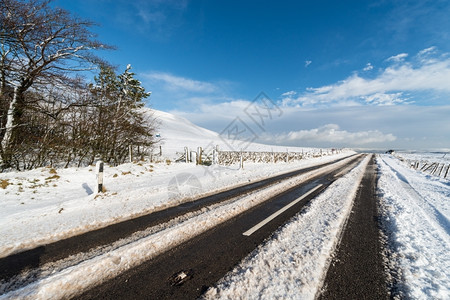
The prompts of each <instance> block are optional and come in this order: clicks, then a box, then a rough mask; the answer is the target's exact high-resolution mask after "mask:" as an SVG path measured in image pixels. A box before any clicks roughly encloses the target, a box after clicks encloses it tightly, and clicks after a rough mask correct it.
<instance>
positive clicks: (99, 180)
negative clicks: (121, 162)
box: [95, 160, 103, 193]
mask: <svg viewBox="0 0 450 300" xmlns="http://www.w3.org/2000/svg"><path fill="white" fill-rule="evenodd" d="M95 173H96V175H97V193H102V192H103V161H101V160H99V161H97V163H96V165H95Z"/></svg>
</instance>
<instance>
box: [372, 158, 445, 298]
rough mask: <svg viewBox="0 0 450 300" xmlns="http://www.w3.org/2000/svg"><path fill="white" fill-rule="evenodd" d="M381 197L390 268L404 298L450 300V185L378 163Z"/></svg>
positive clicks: (386, 161)
mask: <svg viewBox="0 0 450 300" xmlns="http://www.w3.org/2000/svg"><path fill="white" fill-rule="evenodd" d="M378 165H379V168H380V178H379V183H378V184H379V192H380V196H381V204H382V218H383V223H384V227H385V230H386V233H387V235H388V237H387V239H388V242H389V244H390V246H391V249H390V250H389V252H388V257H389V258H390V268H391V270H392V271H393V273H394V274H395V273H396V277H397V278H396V280H398V283H397V286H396V288H397V289H398V293H399V295H400V296H401V295H403V296H405V297H406V298H411V299H449V295H450V255H449V249H450V181H448V180H444V179H440V178H438V177H432V176H430V175H425V174H422V173H420V172H419V171H416V170H412V169H410V168H408V167H406V166H405V165H404V164H402V163H401V162H400V161H399V160H398V159H396V158H394V157H393V156H390V155H381V156H379V158H378Z"/></svg>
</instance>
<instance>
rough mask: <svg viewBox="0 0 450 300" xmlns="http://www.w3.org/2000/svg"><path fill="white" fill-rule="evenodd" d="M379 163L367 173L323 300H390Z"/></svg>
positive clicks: (329, 276) (323, 291)
mask: <svg viewBox="0 0 450 300" xmlns="http://www.w3.org/2000/svg"><path fill="white" fill-rule="evenodd" d="M376 181H377V171H376V164H375V159H374V157H373V156H372V159H371V161H370V163H369V165H368V167H367V169H366V173H365V175H364V178H363V180H362V182H361V186H360V188H359V190H358V192H357V195H356V198H355V200H354V204H353V209H352V212H351V214H350V216H349V219H348V221H347V225H346V228H345V229H344V232H343V234H342V237H341V241H340V244H339V245H338V246H337V249H336V252H335V255H334V258H333V260H332V262H331V264H330V267H329V269H328V272H327V275H326V278H325V282H324V285H323V289H322V293H321V294H320V296H319V297H318V298H319V299H374V300H375V299H389V298H390V294H389V291H388V288H387V286H388V285H387V279H386V272H385V269H384V266H383V256H382V254H381V253H382V247H383V246H382V242H381V234H380V233H381V229H380V224H379V218H378V216H379V214H378V201H377V195H376Z"/></svg>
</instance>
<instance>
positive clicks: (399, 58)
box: [387, 53, 408, 62]
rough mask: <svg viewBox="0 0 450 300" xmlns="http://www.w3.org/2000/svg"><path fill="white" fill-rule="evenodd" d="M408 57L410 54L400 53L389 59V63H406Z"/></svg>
mask: <svg viewBox="0 0 450 300" xmlns="http://www.w3.org/2000/svg"><path fill="white" fill-rule="evenodd" d="M406 57H408V53H400V54H397V55H394V56H391V57H389V58H388V59H387V61H394V62H401V61H404V60H405V58H406Z"/></svg>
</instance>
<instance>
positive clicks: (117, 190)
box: [0, 111, 450, 299]
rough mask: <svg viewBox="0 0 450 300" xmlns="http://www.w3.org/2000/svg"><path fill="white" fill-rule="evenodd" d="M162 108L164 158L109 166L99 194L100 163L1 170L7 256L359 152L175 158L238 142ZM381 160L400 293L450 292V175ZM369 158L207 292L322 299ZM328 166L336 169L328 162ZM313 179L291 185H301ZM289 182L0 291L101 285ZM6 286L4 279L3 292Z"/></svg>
mask: <svg viewBox="0 0 450 300" xmlns="http://www.w3.org/2000/svg"><path fill="white" fill-rule="evenodd" d="M155 114H156V116H157V117H158V119H159V120H160V123H161V128H160V130H159V134H160V135H161V138H162V145H161V148H162V152H163V156H162V157H160V159H159V162H150V161H142V162H135V163H128V164H124V165H121V166H118V167H110V166H105V180H104V181H105V187H106V192H105V193H103V194H96V193H94V189H95V186H96V179H95V178H96V175H95V167H92V166H88V167H83V168H68V169H58V168H56V169H53V168H40V169H36V170H32V171H25V172H8V173H1V174H0V199H1V200H0V201H1V206H2V209H1V210H0V257H3V256H6V255H9V254H12V253H16V252H18V251H20V250H23V249H29V248H33V247H35V246H37V245H41V244H44V243H48V242H51V241H56V240H59V239H62V238H65V237H68V236H72V235H75V234H79V233H82V232H85V231H88V230H92V229H95V228H99V227H104V226H106V225H108V224H111V223H115V222H117V221H119V220H125V219H129V218H132V217H135V216H138V215H142V214H145V213H149V212H151V211H156V210H161V209H164V208H165V207H168V206H173V205H177V204H179V203H181V202H183V201H189V200H191V199H193V198H195V197H198V196H200V195H206V194H210V193H213V192H214V191H219V190H223V189H225V188H227V187H230V186H234V185H239V184H244V183H248V182H249V181H254V180H257V179H261V178H266V177H268V176H273V175H275V174H279V173H284V172H288V171H290V170H293V169H297V168H301V167H309V166H314V165H318V164H322V163H324V162H328V161H332V160H335V159H337V158H340V157H346V156H349V155H351V154H353V153H354V152H353V151H350V150H347V151H343V152H341V153H339V154H333V155H327V156H323V157H318V158H311V159H304V160H300V161H295V162H290V163H284V162H283V163H276V164H275V163H267V164H256V163H245V164H244V169H239V166H238V165H231V166H227V167H225V166H216V165H213V166H209V167H206V166H196V165H195V164H187V163H176V162H175V161H174V160H175V159H176V158H177V156H179V154H180V153H182V152H183V149H184V147H189V148H191V149H196V148H197V147H199V146H201V147H207V146H208V145H219V148H220V149H222V150H229V149H230V144H231V142H230V141H227V140H226V139H224V137H222V136H219V135H218V134H217V133H215V132H212V131H209V130H206V129H203V128H200V127H197V126H195V125H194V124H192V123H190V122H189V121H187V120H185V119H182V118H178V117H176V116H173V115H170V114H167V113H163V112H158V111H157V112H155ZM248 150H253V151H272V150H273V151H280V152H281V151H283V152H284V151H286V150H288V151H298V152H301V151H305V152H308V151H309V152H315V153H318V152H320V149H311V148H293V147H289V149H286V147H279V146H278V147H277V146H270V145H269V146H268V145H261V144H250V145H249V147H248ZM323 153H327V154H329V153H330V152H327V151H324V152H323ZM411 155H412V154H411ZM413 155H415V156H414V157H415V158H416V159H424V156H419V154H418V153H415V154H413ZM443 158H444V159H447V157H443ZM427 159H429V158H428V157H427ZM430 160H431V159H430ZM377 162H378V166H379V170H380V178H379V194H380V201H381V205H382V220H383V224H384V230H385V232H386V234H387V241H388V243H389V245H390V248H389V251H388V253H387V259H389V261H388V264H389V267H390V268H391V270H392V271H393V273H396V274H397V276H396V280H397V281H398V282H397V283H396V288H397V293H398V294H399V295H400V296H405V297H407V298H414V299H423V298H433V299H448V295H449V294H450V284H449V282H450V271H449V270H450V256H449V255H448V249H450V238H449V232H450V225H449V224H450V222H449V220H450V212H449V211H450V205H449V201H450V182H449V181H448V180H444V179H439V178H436V177H431V176H429V175H426V174H422V173H420V172H419V171H416V170H413V169H410V168H408V167H407V166H406V165H405V164H403V163H402V162H400V161H399V160H398V159H397V158H395V157H393V156H390V155H380V156H377ZM366 164H367V160H365V161H363V162H362V163H361V164H360V165H358V167H356V168H355V169H353V170H352V171H351V172H350V173H349V174H347V175H345V176H344V177H342V178H340V179H338V180H337V181H336V182H334V183H333V184H332V185H331V186H330V187H329V188H328V189H327V190H326V191H325V192H324V193H323V194H321V195H319V196H318V197H316V198H315V199H314V200H312V202H311V205H310V206H309V207H308V208H307V209H306V210H305V211H303V212H301V213H299V214H298V215H297V216H296V217H294V218H293V219H292V220H291V222H290V223H289V224H286V225H285V226H283V227H282V228H280V229H279V230H278V231H277V232H276V233H275V234H274V235H273V236H272V238H271V239H270V240H269V241H268V242H267V243H265V244H264V246H260V247H258V248H257V249H256V250H255V251H254V252H253V253H252V254H251V255H250V256H249V257H247V258H245V259H244V260H243V261H242V262H241V264H240V265H239V266H237V267H236V268H235V269H234V270H233V271H232V272H230V273H229V274H228V275H226V276H225V277H224V278H223V279H222V280H221V281H220V282H219V283H218V286H217V287H216V288H211V289H210V290H209V291H208V292H207V293H206V295H205V297H206V298H224V299H239V298H240V299H248V298H267V299H272V298H282V299H298V298H302V299H312V298H314V296H315V295H316V293H317V291H318V290H319V289H320V287H321V285H322V280H323V277H324V275H325V273H326V270H327V267H328V263H329V259H330V255H331V254H332V252H333V250H334V247H335V245H336V243H337V240H338V237H339V234H340V232H341V230H342V227H343V224H345V221H346V219H347V217H348V214H349V212H350V211H351V205H352V202H353V197H354V195H355V192H356V190H357V188H358V185H359V179H360V178H361V176H362V174H363V172H364V168H365V165H366ZM320 172H327V169H326V168H325V169H322V170H321V171H320ZM307 176H311V174H309V175H307ZM307 176H306V175H305V176H303V177H302V176H300V177H298V178H294V179H292V181H290V182H286V183H284V184H286V185H289V184H293V182H294V181H295V182H301V181H302V180H306V178H307ZM283 188H285V187H284V186H278V187H273V188H272V189H270V190H265V191H263V192H262V193H263V194H261V195H260V194H253V195H249V196H247V197H248V198H242V199H240V200H238V201H233V202H230V203H228V202H227V203H223V204H220V205H217V207H215V209H212V210H207V211H201V212H198V213H193V214H191V215H189V216H186V217H184V218H180V219H177V220H173V221H172V222H169V223H170V224H165V225H162V227H163V228H162V229H164V230H163V231H159V230H160V229H161V228H160V229H158V231H159V232H157V233H155V232H140V233H138V234H137V235H136V236H133V237H130V239H131V240H130V239H127V240H124V241H119V242H117V243H116V244H114V245H110V246H109V247H108V248H104V249H102V250H101V251H102V253H86V254H83V257H72V258H70V260H71V261H63V262H60V263H59V265H58V264H56V265H52V266H44V267H43V268H42V269H41V270H40V271H39V276H40V277H39V278H40V279H39V280H38V281H37V282H35V283H34V284H33V285H30V286H26V287H25V288H24V289H23V290H20V291H15V292H12V293H10V294H5V295H0V299H3V298H5V299H9V298H15V297H23V296H25V295H28V296H29V298H30V299H35V298H42V299H47V298H48V299H50V298H52V299H55V298H58V297H61V298H65V297H67V296H70V295H72V294H73V293H74V292H76V291H77V290H79V289H82V288H84V287H86V286H88V285H89V284H93V283H95V280H97V281H101V280H103V279H104V278H108V277H111V276H114V274H117V273H119V272H122V271H123V270H125V269H126V268H129V267H130V266H133V265H135V264H137V263H138V261H139V260H143V259H149V258H151V257H153V256H154V255H156V254H157V253H160V252H161V251H164V249H167V248H170V247H173V246H174V245H176V244H178V243H180V242H182V241H183V240H186V239H188V238H189V237H191V236H192V235H193V234H198V233H199V232H201V231H202V230H205V228H210V227H212V226H215V225H216V224H218V223H220V222H222V221H223V220H225V219H227V218H230V217H232V216H233V213H238V212H240V211H243V210H245V209H247V208H248V207H250V206H251V205H255V204H257V203H258V201H262V200H261V199H264V198H265V197H267V196H268V195H270V194H273V193H276V192H277V191H279V190H280V189H283ZM231 207H232V209H231ZM195 228H197V229H198V230H197V229H195ZM136 258H139V260H136ZM67 266H69V267H67ZM86 270H89V272H91V273H92V272H93V273H95V274H99V276H89V278H90V279H94V282H87V281H85V280H84V279H85V278H86V276H81V275H79V274H83V272H86ZM100 274H101V276H100ZM7 288H8V287H7V286H0V290H2V289H7Z"/></svg>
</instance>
